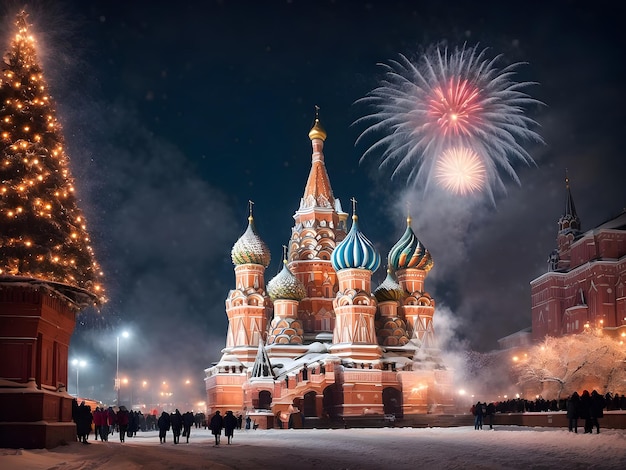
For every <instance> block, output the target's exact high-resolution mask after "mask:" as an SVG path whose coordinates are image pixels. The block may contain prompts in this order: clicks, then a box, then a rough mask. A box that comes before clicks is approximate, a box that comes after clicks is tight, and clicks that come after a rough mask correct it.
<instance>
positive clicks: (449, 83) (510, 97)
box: [355, 46, 543, 199]
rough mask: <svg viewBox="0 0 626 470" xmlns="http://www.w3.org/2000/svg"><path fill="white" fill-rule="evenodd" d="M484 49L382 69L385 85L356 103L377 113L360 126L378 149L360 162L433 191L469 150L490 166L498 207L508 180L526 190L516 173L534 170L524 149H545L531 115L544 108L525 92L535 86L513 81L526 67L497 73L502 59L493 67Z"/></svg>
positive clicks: (442, 53) (488, 181)
mask: <svg viewBox="0 0 626 470" xmlns="http://www.w3.org/2000/svg"><path fill="white" fill-rule="evenodd" d="M477 47H478V46H474V47H469V48H466V47H465V46H464V47H461V48H456V49H455V50H454V51H453V52H449V51H448V49H443V50H442V49H440V48H434V49H433V52H432V53H429V54H423V55H422V56H421V57H420V58H419V60H418V61H417V62H416V63H413V62H411V61H410V60H409V59H407V58H406V57H405V56H404V55H400V56H399V58H398V60H391V61H389V63H388V64H380V65H381V66H382V67H384V69H385V76H384V79H383V80H382V82H381V83H380V85H379V86H378V87H377V88H375V89H374V90H372V91H371V92H370V93H368V94H367V95H366V96H365V97H364V98H361V99H360V100H358V101H357V104H364V105H367V106H368V107H369V109H370V112H369V114H366V115H365V116H363V117H361V118H359V119H358V120H357V121H356V122H355V125H357V126H365V130H364V131H363V132H362V133H361V135H360V136H359V137H358V139H357V142H356V143H357V145H359V144H361V143H364V142H365V141H369V142H372V141H373V143H371V145H369V147H368V148H367V150H366V151H365V153H364V154H363V156H362V157H361V160H362V161H363V160H365V159H369V158H372V157H378V158H379V159H380V168H381V169H383V168H388V167H390V168H392V169H393V171H392V178H393V177H402V178H405V179H406V180H407V182H409V183H411V184H413V185H417V184H423V185H424V187H425V188H426V187H427V186H428V183H429V182H430V181H431V179H432V178H433V176H434V173H435V172H436V167H437V161H438V160H439V159H440V158H442V156H443V154H444V153H445V152H446V151H447V150H449V149H451V148H467V149H471V150H472V151H473V152H474V153H475V154H476V155H477V156H478V158H479V159H480V161H481V162H482V164H483V165H484V169H485V184H484V185H483V188H484V189H485V190H486V191H487V192H488V193H489V196H490V197H491V198H492V199H493V191H494V189H499V190H502V191H504V190H505V186H504V182H503V180H502V177H501V174H505V175H507V176H508V177H509V178H511V179H512V180H513V181H515V182H516V183H518V184H519V178H518V176H517V173H516V170H515V165H516V164H517V163H524V164H527V165H532V164H534V160H533V159H532V157H531V156H530V154H529V153H528V152H527V151H526V150H525V149H524V147H523V146H522V143H524V142H526V141H533V142H540V143H542V142H543V140H542V138H541V137H540V136H539V134H537V132H536V131H535V130H534V128H536V127H537V122H536V121H535V120H534V119H532V118H530V117H528V116H526V114H525V110H526V108H527V107H529V106H534V105H538V104H541V103H540V102H539V101H537V100H536V99H534V98H532V97H530V96H529V95H528V94H526V93H525V92H523V91H522V90H523V89H524V88H526V87H528V86H529V85H533V84H534V83H532V82H517V81H515V80H514V76H515V74H516V70H517V69H518V67H519V66H520V65H521V64H520V63H515V64H512V65H509V66H506V67H504V68H498V67H497V63H498V62H499V61H500V60H501V58H502V56H497V57H495V58H493V59H488V58H487V50H486V49H483V50H481V51H479V50H478V49H477Z"/></svg>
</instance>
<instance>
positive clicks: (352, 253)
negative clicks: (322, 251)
mask: <svg viewBox="0 0 626 470" xmlns="http://www.w3.org/2000/svg"><path fill="white" fill-rule="evenodd" d="M357 219H358V218H357V216H356V215H353V216H352V227H351V228H350V231H349V232H348V235H346V238H344V239H343V240H342V241H341V243H339V245H337V246H336V247H335V249H334V250H333V254H332V256H331V262H332V264H333V268H334V269H335V271H340V270H342V269H350V268H359V269H369V270H370V271H372V272H374V271H376V270H377V269H378V266H380V254H379V253H378V251H376V248H374V245H373V244H372V242H370V241H369V240H368V239H367V238H366V237H365V235H363V234H362V233H361V232H360V231H359V226H358V224H357Z"/></svg>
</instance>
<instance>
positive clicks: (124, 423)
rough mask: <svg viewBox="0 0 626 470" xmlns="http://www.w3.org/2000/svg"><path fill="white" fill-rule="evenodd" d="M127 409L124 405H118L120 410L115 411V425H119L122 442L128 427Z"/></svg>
mask: <svg viewBox="0 0 626 470" xmlns="http://www.w3.org/2000/svg"><path fill="white" fill-rule="evenodd" d="M128 421H129V416H128V410H127V409H126V407H125V406H120V410H119V411H118V412H117V425H118V427H119V433H120V442H124V437H125V436H126V431H127V429H128Z"/></svg>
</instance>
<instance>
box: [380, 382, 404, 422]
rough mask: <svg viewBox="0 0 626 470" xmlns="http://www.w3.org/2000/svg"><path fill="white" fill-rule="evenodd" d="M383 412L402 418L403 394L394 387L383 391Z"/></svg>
mask: <svg viewBox="0 0 626 470" xmlns="http://www.w3.org/2000/svg"><path fill="white" fill-rule="evenodd" d="M383 410H384V413H385V414H386V415H389V414H394V415H395V416H396V418H402V416H403V415H404V413H403V411H402V392H401V391H400V390H398V389H396V388H393V387H387V388H385V389H383Z"/></svg>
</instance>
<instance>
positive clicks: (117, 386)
mask: <svg viewBox="0 0 626 470" xmlns="http://www.w3.org/2000/svg"><path fill="white" fill-rule="evenodd" d="M129 336H130V334H129V333H128V331H122V337H124V338H128V337H129ZM115 390H117V406H120V335H117V361H116V369H115Z"/></svg>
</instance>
